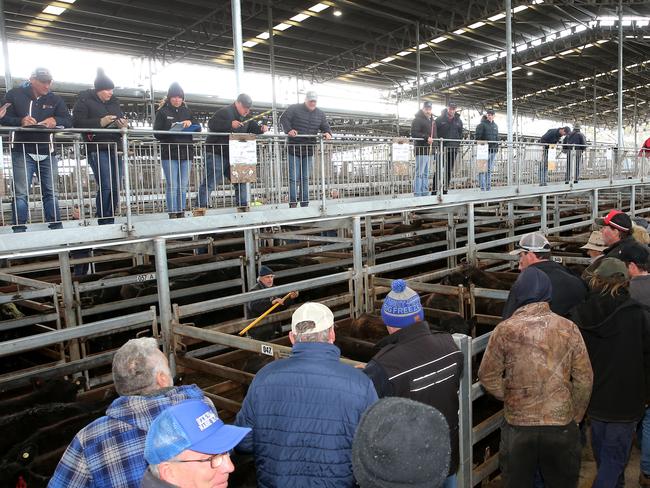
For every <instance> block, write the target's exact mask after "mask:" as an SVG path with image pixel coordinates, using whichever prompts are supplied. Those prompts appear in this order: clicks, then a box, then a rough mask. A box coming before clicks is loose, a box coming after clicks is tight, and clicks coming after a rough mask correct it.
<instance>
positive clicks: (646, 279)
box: [630, 274, 650, 307]
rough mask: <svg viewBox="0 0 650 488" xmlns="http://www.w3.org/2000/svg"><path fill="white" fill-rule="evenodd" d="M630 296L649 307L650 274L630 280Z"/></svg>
mask: <svg viewBox="0 0 650 488" xmlns="http://www.w3.org/2000/svg"><path fill="white" fill-rule="evenodd" d="M630 296H631V297H632V298H633V299H635V300H636V301H637V302H640V303H642V304H643V305H646V306H648V307H650V274H649V275H643V276H637V277H635V278H632V279H631V280H630Z"/></svg>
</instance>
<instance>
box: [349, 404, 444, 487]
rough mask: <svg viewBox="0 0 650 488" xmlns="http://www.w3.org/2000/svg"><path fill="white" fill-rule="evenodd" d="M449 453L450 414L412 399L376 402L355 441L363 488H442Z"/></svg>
mask: <svg viewBox="0 0 650 488" xmlns="http://www.w3.org/2000/svg"><path fill="white" fill-rule="evenodd" d="M377 453H381V455H377ZM449 458H450V448H449V426H448V425H447V421H446V420H445V417H444V416H443V415H442V414H441V413H440V412H439V411H438V410H436V409H435V408H433V407H430V406H429V405H425V404H423V403H420V402H416V401H413V400H408V399H406V398H382V399H381V400H379V401H378V402H377V403H375V404H374V405H373V406H371V407H370V408H369V409H368V410H367V411H366V413H365V414H364V415H363V418H362V419H361V423H360V424H359V427H358V428H357V432H356V434H355V435H354V442H353V444H352V467H353V469H354V477H355V478H356V480H357V483H359V486H360V487H361V488H379V487H381V488H440V487H442V486H444V483H445V480H446V477H447V472H448V470H449Z"/></svg>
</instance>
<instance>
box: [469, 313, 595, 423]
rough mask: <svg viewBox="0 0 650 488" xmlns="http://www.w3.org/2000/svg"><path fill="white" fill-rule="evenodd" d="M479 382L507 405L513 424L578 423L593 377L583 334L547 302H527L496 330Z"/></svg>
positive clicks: (506, 413) (508, 415)
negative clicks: (552, 310) (555, 311)
mask: <svg viewBox="0 0 650 488" xmlns="http://www.w3.org/2000/svg"><path fill="white" fill-rule="evenodd" d="M478 377H479V380H480V381H481V383H482V384H483V386H484V387H485V389H486V390H487V391H488V393H490V394H491V395H493V396H494V397H495V398H496V399H498V400H503V404H504V405H503V407H504V416H505V419H506V422H508V423H509V424H510V425H524V426H526V425H527V426H532V425H567V424H569V423H570V422H572V421H576V422H579V421H580V420H581V419H582V417H583V415H584V413H585V409H586V408H587V404H588V403H589V394H590V393H591V388H592V382H593V374H592V369H591V366H590V364H589V357H588V355H587V350H586V348H585V343H584V341H583V339H582V337H581V336H580V332H579V330H578V328H577V327H576V326H575V324H573V323H571V321H569V320H567V319H565V318H562V317H560V316H559V315H557V314H554V313H552V312H551V310H550V309H549V306H548V303H546V302H538V303H529V304H528V305H524V306H523V307H520V308H519V309H517V311H516V312H515V313H514V314H513V315H512V317H510V318H509V319H508V320H504V321H503V322H501V323H500V324H499V325H497V326H496V328H495V329H494V331H493V332H492V335H491V336H490V341H489V342H488V346H487V349H486V350H485V354H484V355H483V359H482V360H481V367H480V368H479V370H478Z"/></svg>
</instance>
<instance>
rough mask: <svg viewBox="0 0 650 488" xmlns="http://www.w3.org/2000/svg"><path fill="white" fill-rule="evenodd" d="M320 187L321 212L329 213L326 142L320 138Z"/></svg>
mask: <svg viewBox="0 0 650 488" xmlns="http://www.w3.org/2000/svg"><path fill="white" fill-rule="evenodd" d="M320 186H321V212H322V213H325V212H326V211H327V203H326V202H327V199H326V195H325V191H326V190H327V185H326V183H325V140H324V137H323V136H322V135H321V136H320Z"/></svg>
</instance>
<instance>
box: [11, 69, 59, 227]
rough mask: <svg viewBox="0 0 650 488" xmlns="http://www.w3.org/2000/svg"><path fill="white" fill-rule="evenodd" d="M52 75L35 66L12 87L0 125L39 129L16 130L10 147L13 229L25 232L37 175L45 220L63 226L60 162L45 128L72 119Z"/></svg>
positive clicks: (52, 225)
mask: <svg viewBox="0 0 650 488" xmlns="http://www.w3.org/2000/svg"><path fill="white" fill-rule="evenodd" d="M51 86H52V75H51V74H50V71H49V70H48V69H46V68H36V69H35V70H34V72H33V73H32V74H31V76H30V77H29V81H28V82H27V83H25V84H23V85H21V86H19V87H16V88H12V89H11V90H9V91H8V92H7V95H6V96H5V100H4V103H3V105H4V104H11V105H9V107H8V108H7V112H6V113H5V116H4V117H3V118H2V120H0V124H1V125H4V126H10V127H26V128H38V129H40V130H34V131H20V130H19V131H16V133H15V135H14V140H13V145H12V148H11V164H12V172H13V185H12V186H13V203H12V206H11V210H12V216H13V223H14V226H13V231H14V232H24V231H26V230H27V227H26V226H25V224H26V223H27V219H28V218H29V194H30V193H31V185H32V179H33V177H34V175H36V176H37V177H38V180H39V182H40V188H41V197H42V199H43V213H44V214H45V215H44V216H45V220H46V221H47V222H50V226H49V227H50V228H51V229H53V228H60V227H61V223H60V220H61V214H60V211H59V203H58V202H57V198H56V188H55V186H56V184H57V178H58V161H57V158H56V156H55V155H54V145H53V134H52V133H51V132H49V131H47V130H45V129H54V128H56V127H70V126H71V125H72V120H71V118H70V113H69V112H68V109H67V107H66V106H65V103H64V102H63V99H62V98H61V97H60V96H58V95H55V94H54V93H52V92H51V91H50V87H51Z"/></svg>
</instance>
